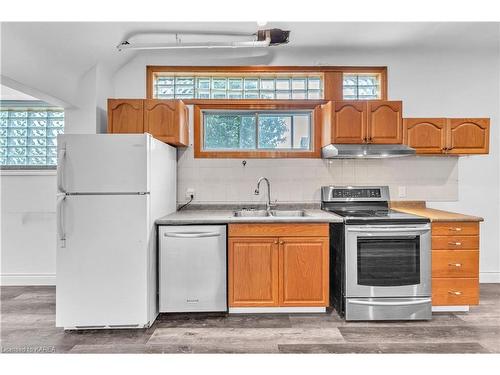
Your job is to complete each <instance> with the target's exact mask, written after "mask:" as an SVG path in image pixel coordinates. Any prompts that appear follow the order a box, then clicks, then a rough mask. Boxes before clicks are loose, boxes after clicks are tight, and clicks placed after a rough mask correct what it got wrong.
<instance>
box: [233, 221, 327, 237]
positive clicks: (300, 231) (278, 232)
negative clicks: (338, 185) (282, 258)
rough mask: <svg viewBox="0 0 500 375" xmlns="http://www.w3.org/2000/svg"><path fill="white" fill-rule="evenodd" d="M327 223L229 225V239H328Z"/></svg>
mask: <svg viewBox="0 0 500 375" xmlns="http://www.w3.org/2000/svg"><path fill="white" fill-rule="evenodd" d="M328 231H329V226H328V223H320V224H317V223H313V224H296V223H291V224H229V237H254V236H256V237H268V236H271V237H279V236H286V237H304V236H306V237H307V236H314V237H328V235H329V233H328Z"/></svg>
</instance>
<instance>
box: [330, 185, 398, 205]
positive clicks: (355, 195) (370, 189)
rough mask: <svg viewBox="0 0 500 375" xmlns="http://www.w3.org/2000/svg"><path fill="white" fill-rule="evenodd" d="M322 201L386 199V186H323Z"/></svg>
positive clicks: (387, 195) (387, 193)
mask: <svg viewBox="0 0 500 375" xmlns="http://www.w3.org/2000/svg"><path fill="white" fill-rule="evenodd" d="M321 199H322V201H323V202H331V201H337V202H339V201H388V200H389V188H388V187H387V186H356V187H354V186H323V187H322V189H321Z"/></svg>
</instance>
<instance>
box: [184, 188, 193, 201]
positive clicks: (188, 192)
mask: <svg viewBox="0 0 500 375" xmlns="http://www.w3.org/2000/svg"><path fill="white" fill-rule="evenodd" d="M191 195H192V196H193V199H194V189H193V188H187V189H186V199H191Z"/></svg>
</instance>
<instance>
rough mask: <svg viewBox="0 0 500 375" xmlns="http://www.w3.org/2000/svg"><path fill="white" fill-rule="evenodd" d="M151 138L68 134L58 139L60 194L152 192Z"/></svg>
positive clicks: (121, 135)
mask: <svg viewBox="0 0 500 375" xmlns="http://www.w3.org/2000/svg"><path fill="white" fill-rule="evenodd" d="M150 142H151V136H150V135H149V134H66V135H60V136H59V137H58V139H57V148H58V167H57V177H58V178H57V185H58V190H59V192H69V193H130V192H149V181H148V176H149V173H148V168H149V163H148V158H149V145H150Z"/></svg>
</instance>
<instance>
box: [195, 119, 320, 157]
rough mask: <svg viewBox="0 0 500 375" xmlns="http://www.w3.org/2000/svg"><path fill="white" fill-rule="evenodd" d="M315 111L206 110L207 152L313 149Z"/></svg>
mask: <svg viewBox="0 0 500 375" xmlns="http://www.w3.org/2000/svg"><path fill="white" fill-rule="evenodd" d="M311 134H312V111H293V112H289V111H286V112H276V111H225V110H222V111H213V110H211V111H203V150H207V151H240V150H244V151H250V150H254V151H258V150H285V151H294V150H298V151H308V150H311V147H312V145H311Z"/></svg>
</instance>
